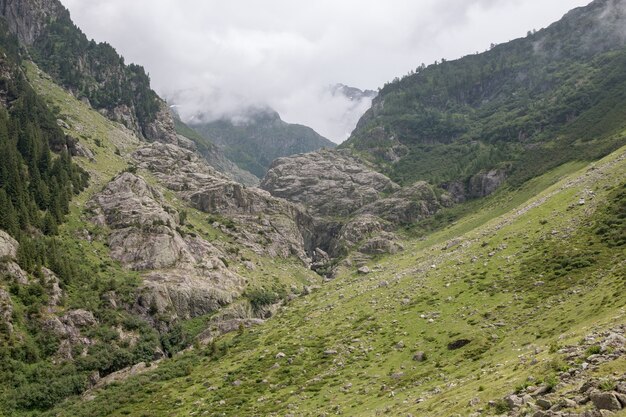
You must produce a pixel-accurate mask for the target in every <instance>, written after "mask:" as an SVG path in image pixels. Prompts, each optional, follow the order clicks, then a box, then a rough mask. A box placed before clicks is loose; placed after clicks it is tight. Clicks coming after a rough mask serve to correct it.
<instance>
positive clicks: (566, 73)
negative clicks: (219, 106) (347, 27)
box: [0, 0, 626, 417]
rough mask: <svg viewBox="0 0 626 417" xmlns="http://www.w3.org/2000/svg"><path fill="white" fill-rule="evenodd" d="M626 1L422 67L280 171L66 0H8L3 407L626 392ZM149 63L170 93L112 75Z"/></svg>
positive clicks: (529, 407)
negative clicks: (196, 114) (333, 138)
mask: <svg viewBox="0 0 626 417" xmlns="http://www.w3.org/2000/svg"><path fill="white" fill-rule="evenodd" d="M624 6H625V2H624V1H609V0H606V1H594V2H593V3H591V4H590V5H589V6H588V7H586V8H581V9H576V10H574V11H572V12H570V13H569V14H568V15H567V16H565V18H564V19H563V20H562V21H561V22H558V23H556V24H555V25H552V26H551V27H550V28H548V29H546V30H545V31H540V32H537V33H535V34H532V33H531V34H530V35H529V37H533V38H534V39H535V40H542V43H541V45H540V46H542V48H539V47H538V46H537V47H536V48H533V53H544V54H545V53H547V52H545V51H549V52H550V57H549V58H546V57H544V58H541V59H545V61H532V62H534V63H537V62H542V63H544V64H549V65H550V66H549V67H548V68H547V69H546V68H544V67H537V68H534V67H532V66H529V65H530V64H529V63H528V62H526V60H525V59H519V57H520V56H523V55H524V54H526V58H528V59H531V58H532V59H534V58H533V57H534V55H529V51H528V45H527V42H528V39H522V40H517V41H513V42H512V43H510V44H503V45H499V46H497V47H495V48H493V49H492V50H491V51H489V52H487V53H485V54H484V55H480V56H474V57H467V58H464V59H462V60H459V61H455V62H454V63H452V62H451V63H444V64H440V65H437V66H433V67H430V69H426V68H425V69H422V70H420V72H419V73H418V74H417V75H415V76H411V77H408V78H405V79H404V80H398V81H397V82H394V83H392V84H390V85H388V86H386V87H385V88H384V89H383V91H382V92H381V95H380V96H379V97H377V98H376V99H375V102H374V105H373V107H372V109H371V110H370V111H369V113H368V114H367V115H366V116H365V117H364V118H363V120H362V121H361V123H360V127H359V128H358V129H357V131H356V132H355V134H354V135H353V137H352V138H351V139H350V141H349V143H348V144H347V145H345V147H342V148H340V149H322V150H318V151H314V152H309V153H300V154H297V155H290V156H285V157H280V158H277V159H275V160H274V161H273V162H271V165H270V168H269V170H268V172H267V174H266V175H265V177H264V178H263V180H262V181H261V183H260V187H261V188H257V187H255V186H251V185H244V184H242V183H240V182H237V181H235V180H233V178H232V177H233V176H235V175H238V174H237V173H238V172H239V175H245V173H242V171H237V170H236V169H235V168H233V166H232V165H229V164H228V161H227V160H226V159H224V157H223V154H221V153H220V152H219V149H217V148H216V145H214V144H213V143H212V142H211V141H209V140H208V139H206V138H205V136H204V135H200V134H198V133H197V132H196V131H194V130H193V129H192V128H190V127H189V126H186V125H185V124H184V123H182V122H181V121H180V120H178V119H177V118H175V117H173V116H172V115H171V114H170V112H169V111H165V110H167V108H166V107H163V106H165V103H164V102H163V101H162V100H161V99H160V98H158V96H156V95H154V96H152V94H148V95H147V96H145V95H143V94H139V95H135V94H134V92H137V91H140V90H141V91H143V92H144V93H145V92H146V91H148V90H149V91H152V90H151V89H150V85H149V83H148V82H147V80H145V79H144V81H145V83H144V85H143V87H141V89H140V90H134V88H135V87H137V86H139V84H137V85H136V86H135V87H133V86H132V85H128V84H125V83H126V81H124V80H127V78H125V77H127V76H129V74H130V73H129V72H127V71H131V70H130V69H129V67H126V66H124V65H122V63H120V62H121V61H120V60H121V58H119V57H117V58H115V59H114V60H113V61H115V64H113V65H112V66H109V64H110V62H109V64H107V63H106V62H104V61H102V60H101V58H97V57H96V56H94V55H93V54H91V53H86V55H85V54H83V53H82V52H81V49H80V48H79V47H78V46H80V45H81V43H80V42H79V43H77V44H75V43H73V42H74V41H76V40H77V39H80V38H81V36H82V35H81V36H78V35H77V33H78V34H80V30H79V29H78V28H76V27H75V26H74V25H73V24H72V23H71V20H70V19H69V14H67V11H65V9H64V8H63V7H62V6H61V4H60V3H59V2H58V1H56V0H19V1H9V0H0V11H1V13H2V15H3V16H4V17H3V19H0V358H1V360H0V415H8V416H17V417H21V416H24V417H26V416H29V417H33V416H72V417H77V416H90V417H93V416H103V417H104V416H122V415H132V416H134V415H137V416H142V415H146V416H148V415H149V416H172V415H181V416H182V415H208V416H224V415H227V416H256V415H268V416H271V415H298V416H300V415H301V416H320V415H331V414H332V415H337V414H343V415H354V416H373V415H394V416H395V415H398V416H406V415H430V416H435V417H438V416H441V417H444V416H445V417H449V416H451V415H463V416H465V415H469V416H482V415H499V416H507V417H521V416H523V415H533V416H537V417H546V416H554V417H557V416H559V417H566V416H572V415H573V416H578V417H581V416H591V417H595V416H598V417H602V416H605V415H611V414H610V413H613V412H617V413H619V412H621V413H622V414H623V413H624V411H623V410H624V409H625V408H626V401H624V395H626V365H625V362H624V357H625V356H626V315H625V311H626V310H625V309H626V296H625V294H626V276H625V274H624V266H625V265H624V262H625V261H624V259H625V258H624V248H625V245H626V235H625V234H624V232H625V231H626V224H625V220H624V219H625V213H626V182H625V178H626V125H624V118H623V117H622V116H623V115H624V114H626V103H625V102H624V94H623V92H624V91H626V90H625V89H624V88H623V86H624V82H625V80H626V74H625V73H624V67H623V66H622V65H620V63H621V62H622V61H621V60H622V59H623V57H622V55H623V52H624V51H623V49H622V48H623V47H622V46H620V45H622V44H623V41H624V38H623V37H622V36H621V34H622V33H623V32H624V31H623V27H624V26H623V24H622V23H623V22H622V18H623V16H624V13H623V12H624V11H625V10H626V7H624ZM37 45H54V48H53V51H59V54H60V55H59V56H66V57H67V59H66V60H64V61H59V60H58V57H57V56H56V55H55V53H51V50H48V49H39V48H40V47H39V46H37ZM68 45H74V46H76V47H68ZM98 48H101V47H96V50H99V49H98ZM518 49H519V50H518ZM41 51H44V52H45V53H44V54H40V52H41ZM494 51H496V52H497V53H498V54H500V55H496V56H501V57H502V60H496V61H494V55H493V54H495V53H496V52H494ZM516 51H517V52H516ZM83 52H84V51H83ZM38 54H40V55H38ZM64 54H70V55H64ZM96 55H97V54H96ZM116 56H117V55H116ZM72 57H75V58H76V60H74V59H73V58H72ZM505 58H506V59H505ZM33 60H34V61H36V62H34V61H33ZM51 62H57V63H62V64H64V65H65V66H64V67H63V70H62V71H60V72H59V71H58V70H57V69H55V67H54V65H53V66H49V65H50V63H51ZM476 62H479V63H481V64H480V65H478V66H475V63H476ZM486 62H488V63H489V65H487V64H485V63H486ZM499 63H500V64H499ZM514 63H515V65H514V66H513V67H510V65H513V64H514ZM483 64H484V65H487V66H483ZM494 65H495V66H494ZM498 65H501V66H500V67H499V66H498ZM444 69H446V71H447V70H450V69H454V70H455V71H454V72H453V73H452V74H453V75H454V77H452V78H454V79H457V78H458V79H457V81H456V82H455V83H454V84H453V86H454V89H452V88H451V89H450V91H449V92H448V90H446V89H445V88H442V86H444V85H445V84H444V83H443V81H444V80H445V81H446V82H450V79H452V78H449V77H451V76H450V75H449V74H447V72H446V73H445V74H444V73H443V70H444ZM477 69H478V70H481V71H484V73H481V72H480V71H478V72H479V73H481V74H482V75H480V77H479V80H480V82H481V83H482V84H481V83H478V84H476V78H475V77H477V75H476V70H477ZM514 70H515V71H518V70H519V71H521V72H519V71H518V72H516V74H517V76H516V77H513V76H512V75H511V74H512V73H513V72H514ZM531 70H532V71H531ZM48 71H49V72H48ZM100 71H102V72H100ZM141 71H143V70H141ZM524 71H527V72H524ZM600 71H601V73H600ZM98 73H100V74H101V75H102V76H103V77H104V78H102V80H108V81H103V82H99V81H97V80H96V78H94V77H95V75H97V74H98ZM61 74H74V77H75V80H79V81H80V80H82V81H80V82H79V84H80V83H83V84H81V85H84V86H88V89H87V90H85V91H83V92H82V93H81V91H80V90H76V88H75V85H78V84H72V83H70V82H67V81H64V78H63V76H62V75H61ZM111 74H117V75H111ZM423 74H427V75H428V77H427V79H432V80H433V83H434V82H436V85H437V88H434V87H433V86H430V87H428V88H427V89H426V90H427V91H426V92H424V91H422V89H424V88H426V87H425V86H424V85H423V84H424V83H425V81H424V78H420V77H426V76H425V75H423ZM442 74H443V75H442ZM520 74H522V75H520ZM524 74H526V75H525V76H524ZM529 74H530V75H529ZM463 75H466V78H462V76H463ZM525 77H526V78H525ZM576 77H579V78H576ZM513 79H515V80H517V81H513ZM528 79H530V80H531V81H527V84H524V85H525V86H526V87H528V90H527V92H526V95H523V94H522V93H523V89H522V88H521V87H519V86H518V84H517V83H518V82H519V83H523V82H524V80H528ZM574 79H576V80H577V82H576V83H575V84H574V85H573V86H572V83H573V82H574ZM463 80H465V81H467V82H468V83H469V84H464V83H463V82H462V81H463ZM138 82H139V83H140V84H141V83H142V81H138ZM403 83H404V84H403ZM536 83H538V84H536ZM131 84H133V83H132V82H131ZM121 86H126V87H128V89H127V90H125V91H126V93H129V94H128V96H127V97H126V96H125V97H126V98H128V101H126V102H125V103H126V104H125V105H126V106H127V109H128V112H126V113H125V114H127V115H133V114H134V115H135V116H136V117H139V114H140V113H141V112H142V110H141V108H142V104H141V103H142V102H143V99H144V98H145V97H148V98H149V97H150V96H152V97H153V98H154V99H155V100H156V101H155V102H157V103H159V106H161V110H159V112H158V113H159V115H157V116H156V118H155V119H154V120H153V121H151V122H146V123H143V122H141V123H140V122H139V119H137V120H138V124H137V126H135V127H133V125H134V123H131V124H124V123H120V119H119V117H118V116H116V114H115V113H116V112H111V111H110V109H109V108H107V107H102V106H101V102H99V101H97V100H95V99H92V98H93V97H101V96H108V97H116V94H117V92H119V88H120V87H121ZM401 87H402V88H401ZM531 87H532V88H531ZM403 88H406V89H405V90H403ZM348 91H349V90H348ZM453 92H454V94H453ZM470 92H472V93H473V94H478V98H473V99H471V100H470V99H469V98H468V97H470V95H469V93H470ZM513 93H514V94H513ZM91 94H94V95H93V96H92V98H90V97H88V95H91ZM342 94H344V93H342ZM345 94H348V95H350V94H352V93H345ZM354 94H358V92H356V93H354ZM438 94H440V95H446V97H445V99H446V103H448V104H449V106H451V109H452V110H455V111H458V115H460V116H459V117H458V118H457V116H456V114H457V113H454V112H451V109H448V108H447V107H446V106H445V105H444V104H443V101H442V100H443V98H441V97H439V95H438ZM409 96H410V97H413V98H414V101H412V102H411V103H413V104H412V105H413V107H411V106H406V102H404V101H403V97H405V98H406V97H409ZM471 97H474V96H471ZM116 100H117V99H114V100H113V101H114V102H115V103H117V104H116V107H118V104H119V103H121V102H120V101H116ZM124 100H125V99H124ZM490 100H491V101H490ZM149 101H150V100H148V102H149ZM490 102H493V103H494V105H493V106H494V107H489V103H490ZM393 103H396V105H393ZM572 103H577V104H575V105H574V104H572ZM496 104H497V105H496ZM116 107H113V108H114V109H115V108H116ZM416 108H419V109H426V110H427V111H428V114H430V115H431V116H433V119H432V120H433V124H432V126H434V127H436V128H433V129H427V127H428V126H431V125H428V124H425V122H423V120H422V119H420V117H421V116H420V115H422V113H420V112H417V111H416V110H415V109H416ZM559 109H561V110H563V109H565V110H566V111H564V113H562V114H561V113H558V112H557V110H559ZM573 109H574V110H575V111H574V110H573ZM487 110H489V111H490V112H488V111H487ZM539 111H540V112H541V115H542V117H543V119H538V118H539V116H538V115H537V114H536V112H539ZM555 112H556V113H555ZM261 113H262V114H256V113H255V114H254V115H253V116H254V117H256V118H258V120H256V121H254V123H255V124H256V125H257V126H264V125H265V126H269V127H270V128H271V127H272V126H279V127H280V126H282V125H283V123H284V122H282V121H280V118H279V117H278V115H276V114H275V113H272V112H270V111H264V112H261ZM496 115H497V116H498V117H497V118H495V117H496ZM524 115H525V116H524ZM559 115H560V116H559ZM461 116H462V117H461ZM444 119H445V120H448V119H449V120H450V121H451V123H452V125H453V126H457V124H456V123H458V126H461V127H463V129H458V130H456V129H449V126H450V125H448V124H445V123H443V122H442V120H444ZM457 119H458V120H457ZM129 120H130V119H129ZM143 120H144V121H146V120H149V119H143ZM416 120H417V124H415V125H414V124H411V123H413V122H415V121H416ZM467 120H469V121H467ZM496 120H497V123H496ZM537 120H540V121H541V124H539V125H537V123H539V122H538V121H537ZM406 121H410V122H411V123H408V124H403V123H404V122H406ZM245 122H248V123H250V121H245ZM435 122H436V123H435ZM470 122H471V123H470ZM230 123H231V124H232V125H233V126H235V127H238V128H241V129H244V130H245V126H242V124H245V123H244V121H238V122H237V123H234V122H230ZM442 123H443V124H442ZM509 124H514V126H515V127H516V128H519V129H522V128H523V129H522V131H523V132H525V134H524V135H521V136H520V135H517V136H516V137H515V138H513V137H509V136H506V135H505V134H504V133H502V132H505V133H506V132H509V133H511V132H513V130H511V129H510V126H509ZM151 126H152V127H155V126H156V128H155V129H154V130H153V129H152V128H151ZM407 126H411V129H404V130H403V129H402V128H403V127H407ZM507 126H509V128H506V129H504V128H505V127H507ZM529 126H540V127H541V129H538V130H536V131H535V130H531V129H530V127H529ZM498 127H500V128H502V129H504V130H500V129H499V128H498ZM224 129H226V127H225V128H224ZM386 129H387V130H386ZM150 132H152V133H150ZM377 132H378V133H377ZM451 132H453V133H454V135H452V134H451ZM472 132H474V133H475V132H482V133H484V134H485V136H484V137H483V136H480V137H474V136H471V135H470V134H472V135H473V134H474V133H472ZM486 132H492V133H493V132H495V133H493V134H492V136H488V135H487V133H486ZM531 133H532V134H531ZM153 134H154V135H153ZM387 134H390V135H391V136H386V135H387ZM431 137H432V138H434V139H433V140H432V141H431V140H430V139H429V138H431ZM445 138H447V140H444V139H445ZM507 138H508V139H507ZM525 138H528V139H525ZM469 139H471V140H473V141H474V142H469V143H466V141H467V140H469ZM507 140H508V142H507ZM503 142H504V143H506V144H507V146H505V145H504V144H503ZM386 144H387V145H389V147H387V148H386V147H385V145H386ZM426 144H428V146H431V147H432V148H426ZM565 145H567V146H565ZM472 146H474V147H475V148H477V149H478V150H485V151H489V153H488V154H487V155H488V156H489V157H486V158H480V159H478V160H476V161H474V163H473V164H469V165H468V162H467V161H468V158H467V157H466V156H465V154H464V153H463V152H465V151H467V150H468V149H470V150H471V149H473V148H471V147H472ZM468 147H469V148H468ZM417 149H420V153H418V155H419V157H420V158H421V159H419V160H418V161H415V160H412V159H409V158H408V155H411V153H410V152H412V151H413V152H417ZM490 149H495V150H494V151H491V150H490ZM426 150H428V152H426ZM257 151H258V150H257ZM496 151H497V152H496ZM405 152H406V154H405ZM257 153H258V152H257ZM601 155H603V156H601ZM470 156H475V154H471V155H470ZM210 161H213V162H214V163H215V166H212V165H211V164H210V163H209V162H210ZM411 161H412V162H411ZM402 164H405V165H402ZM424 164H425V166H427V167H429V170H427V169H426V168H425V167H424ZM402 166H404V167H405V168H404V169H406V170H407V171H402V170H401V169H400V168H399V167H402ZM461 168H463V169H461ZM430 171H433V172H432V173H431V172H430ZM225 172H226V173H228V175H226V174H225ZM401 173H405V174H406V175H405V176H402V175H399V174H401ZM531 177H532V178H531ZM617 415H619V414H617Z"/></svg>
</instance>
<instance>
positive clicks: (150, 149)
mask: <svg viewBox="0 0 626 417" xmlns="http://www.w3.org/2000/svg"><path fill="white" fill-rule="evenodd" d="M133 158H134V159H135V160H136V161H137V163H138V165H139V167H141V168H144V169H147V170H149V171H151V172H153V174H154V175H155V176H156V177H157V178H158V179H159V180H160V182H161V183H162V184H164V185H165V186H166V187H167V188H169V189H170V190H172V191H176V192H178V194H179V196H180V197H181V198H182V199H183V200H186V201H188V202H190V203H191V205H192V206H194V207H195V208H197V209H199V210H201V211H204V212H206V213H210V214H214V215H219V216H222V217H225V218H228V219H230V221H231V222H232V223H231V227H226V226H225V225H220V223H219V222H218V226H220V227H221V226H224V227H221V229H222V231H224V232H225V233H227V234H230V235H233V237H234V238H235V239H236V240H237V241H239V242H240V243H242V244H243V245H245V246H247V247H249V248H251V249H252V250H254V251H255V252H257V253H259V254H265V255H269V256H282V257H288V256H291V255H295V256H297V257H298V258H300V259H301V260H302V261H303V262H305V263H309V262H310V259H309V256H308V255H307V251H308V250H309V247H310V246H312V244H308V243H307V241H309V240H310V239H311V238H312V236H313V235H314V234H315V232H314V229H315V224H314V221H313V219H312V218H311V217H310V216H309V215H308V214H307V213H306V211H305V210H304V209H303V208H301V207H298V206H296V205H294V204H291V203H289V202H287V201H285V200H282V199H278V198H274V197H272V196H271V195H270V194H269V193H268V192H267V191H264V190H261V189H258V188H248V187H245V186H244V185H242V184H239V183H236V182H234V181H232V180H230V179H229V178H227V177H226V176H224V175H223V174H221V173H219V172H217V171H216V170H214V169H213V168H211V167H209V166H208V164H207V163H206V161H205V160H204V159H202V158H199V157H198V155H196V154H195V153H193V152H190V151H187V150H185V149H181V148H180V147H177V146H173V145H168V144H160V143H153V144H150V145H148V146H145V147H143V148H140V149H138V150H137V151H136V152H135V153H134V154H133ZM314 249H315V247H311V248H310V250H311V251H312V250H314Z"/></svg>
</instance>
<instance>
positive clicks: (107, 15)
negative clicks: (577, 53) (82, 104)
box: [62, 0, 587, 142]
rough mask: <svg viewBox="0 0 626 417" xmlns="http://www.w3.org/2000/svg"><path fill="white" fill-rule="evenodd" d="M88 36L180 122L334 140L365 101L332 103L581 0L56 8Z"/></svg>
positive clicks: (150, 0)
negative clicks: (346, 91)
mask: <svg viewBox="0 0 626 417" xmlns="http://www.w3.org/2000/svg"><path fill="white" fill-rule="evenodd" d="M62 1H63V3H64V4H65V6H66V7H68V8H69V9H70V12H71V13H72V17H73V19H74V21H75V22H76V23H77V24H78V25H79V26H80V27H81V28H82V29H83V31H85V32H86V34H87V36H88V37H93V38H95V39H96V40H98V41H107V42H109V43H111V44H112V45H113V46H114V47H115V48H116V49H117V50H118V51H119V52H120V53H121V54H123V55H124V56H125V57H126V60H127V62H136V63H138V64H141V65H143V66H145V67H146V69H147V71H148V72H149V73H150V75H151V78H152V82H153V85H154V88H155V89H156V90H157V91H158V92H159V93H160V94H161V95H163V96H164V97H166V98H167V97H169V98H171V99H172V100H175V101H176V102H177V104H180V105H181V107H180V109H179V110H180V111H181V115H182V117H183V118H190V117H194V116H198V115H202V116H203V117H205V118H219V117H231V116H236V115H237V114H238V113H239V112H241V110H242V109H247V108H250V107H254V106H257V107H260V106H270V107H272V108H274V109H276V110H277V111H278V112H279V113H280V114H281V116H282V117H283V119H284V120H286V121H288V122H292V123H301V124H306V125H309V126H311V127H313V128H315V129H316V130H317V131H318V132H320V133H321V134H323V135H325V136H327V137H328V138H330V139H332V140H334V141H337V142H339V141H342V140H344V139H345V138H346V137H347V136H348V135H349V132H350V131H351V130H352V128H353V127H354V125H355V124H356V122H357V120H358V118H359V117H360V115H361V114H362V113H363V112H364V111H365V110H366V109H367V107H368V106H369V103H368V101H367V100H366V101H363V102H360V103H357V104H356V105H355V102H354V101H351V100H348V99H346V98H345V97H341V96H338V95H332V94H331V93H330V91H329V89H328V86H330V85H334V84H336V83H339V82H341V83H344V84H347V85H350V86H354V87H358V88H361V89H366V88H369V89H377V88H378V87H380V86H382V85H383V84H384V83H385V82H387V81H389V80H391V79H393V78H394V77H396V76H401V75H403V74H406V73H407V72H409V71H410V70H412V69H415V68H416V67H417V66H419V65H420V64H421V63H422V62H423V63H426V64H428V63H431V62H433V61H434V60H438V59H441V58H446V59H454V58H457V57H460V56H462V55H465V54H468V53H473V52H476V51H482V50H485V49H487V48H488V46H489V44H490V43H492V42H496V43H500V42H505V41H507V40H510V39H513V38H515V37H520V36H524V35H525V33H526V31H527V30H529V29H533V28H537V29H539V28H540V27H543V26H546V25H547V24H549V23H551V22H552V21H554V20H557V19H558V18H560V17H561V15H563V14H564V13H565V12H566V11H567V10H568V9H570V8H572V7H576V6H581V5H584V4H585V3H587V1H586V0H582V1H581V0H554V1H550V2H545V1H542V0H499V1H496V0H443V1H442V0H421V1H419V2H416V1H412V0H389V1H380V0H377V1H375V0H365V1H363V0H360V1H357V0H344V1H341V2H337V1H331V0H319V1H317V2H308V3H307V2H294V1H291V0H266V1H263V2H259V1H253V0H247V1H246V0H240V1H232V2H228V3H226V2H221V1H217V0H209V1H206V0H133V1H132V2H129V1H128V0H62Z"/></svg>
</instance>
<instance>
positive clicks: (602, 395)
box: [589, 392, 622, 411]
mask: <svg viewBox="0 0 626 417" xmlns="http://www.w3.org/2000/svg"><path fill="white" fill-rule="evenodd" d="M589 398H590V399H591V402H593V405H595V406H596V408H597V409H598V410H609V411H619V410H621V409H622V404H621V403H620V402H619V401H618V400H617V397H616V396H615V394H614V393H612V392H594V393H592V394H591V395H590V396H589Z"/></svg>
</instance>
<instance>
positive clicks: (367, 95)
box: [330, 83, 378, 102]
mask: <svg viewBox="0 0 626 417" xmlns="http://www.w3.org/2000/svg"><path fill="white" fill-rule="evenodd" d="M330 93H331V94H332V95H333V96H338V95H341V96H344V97H346V98H348V99H349V100H351V101H357V102H360V101H363V100H373V99H374V98H376V96H377V95H378V93H377V92H376V91H374V90H360V89H358V88H356V87H350V86H347V85H345V84H341V83H339V84H335V85H333V86H331V87H330Z"/></svg>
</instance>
